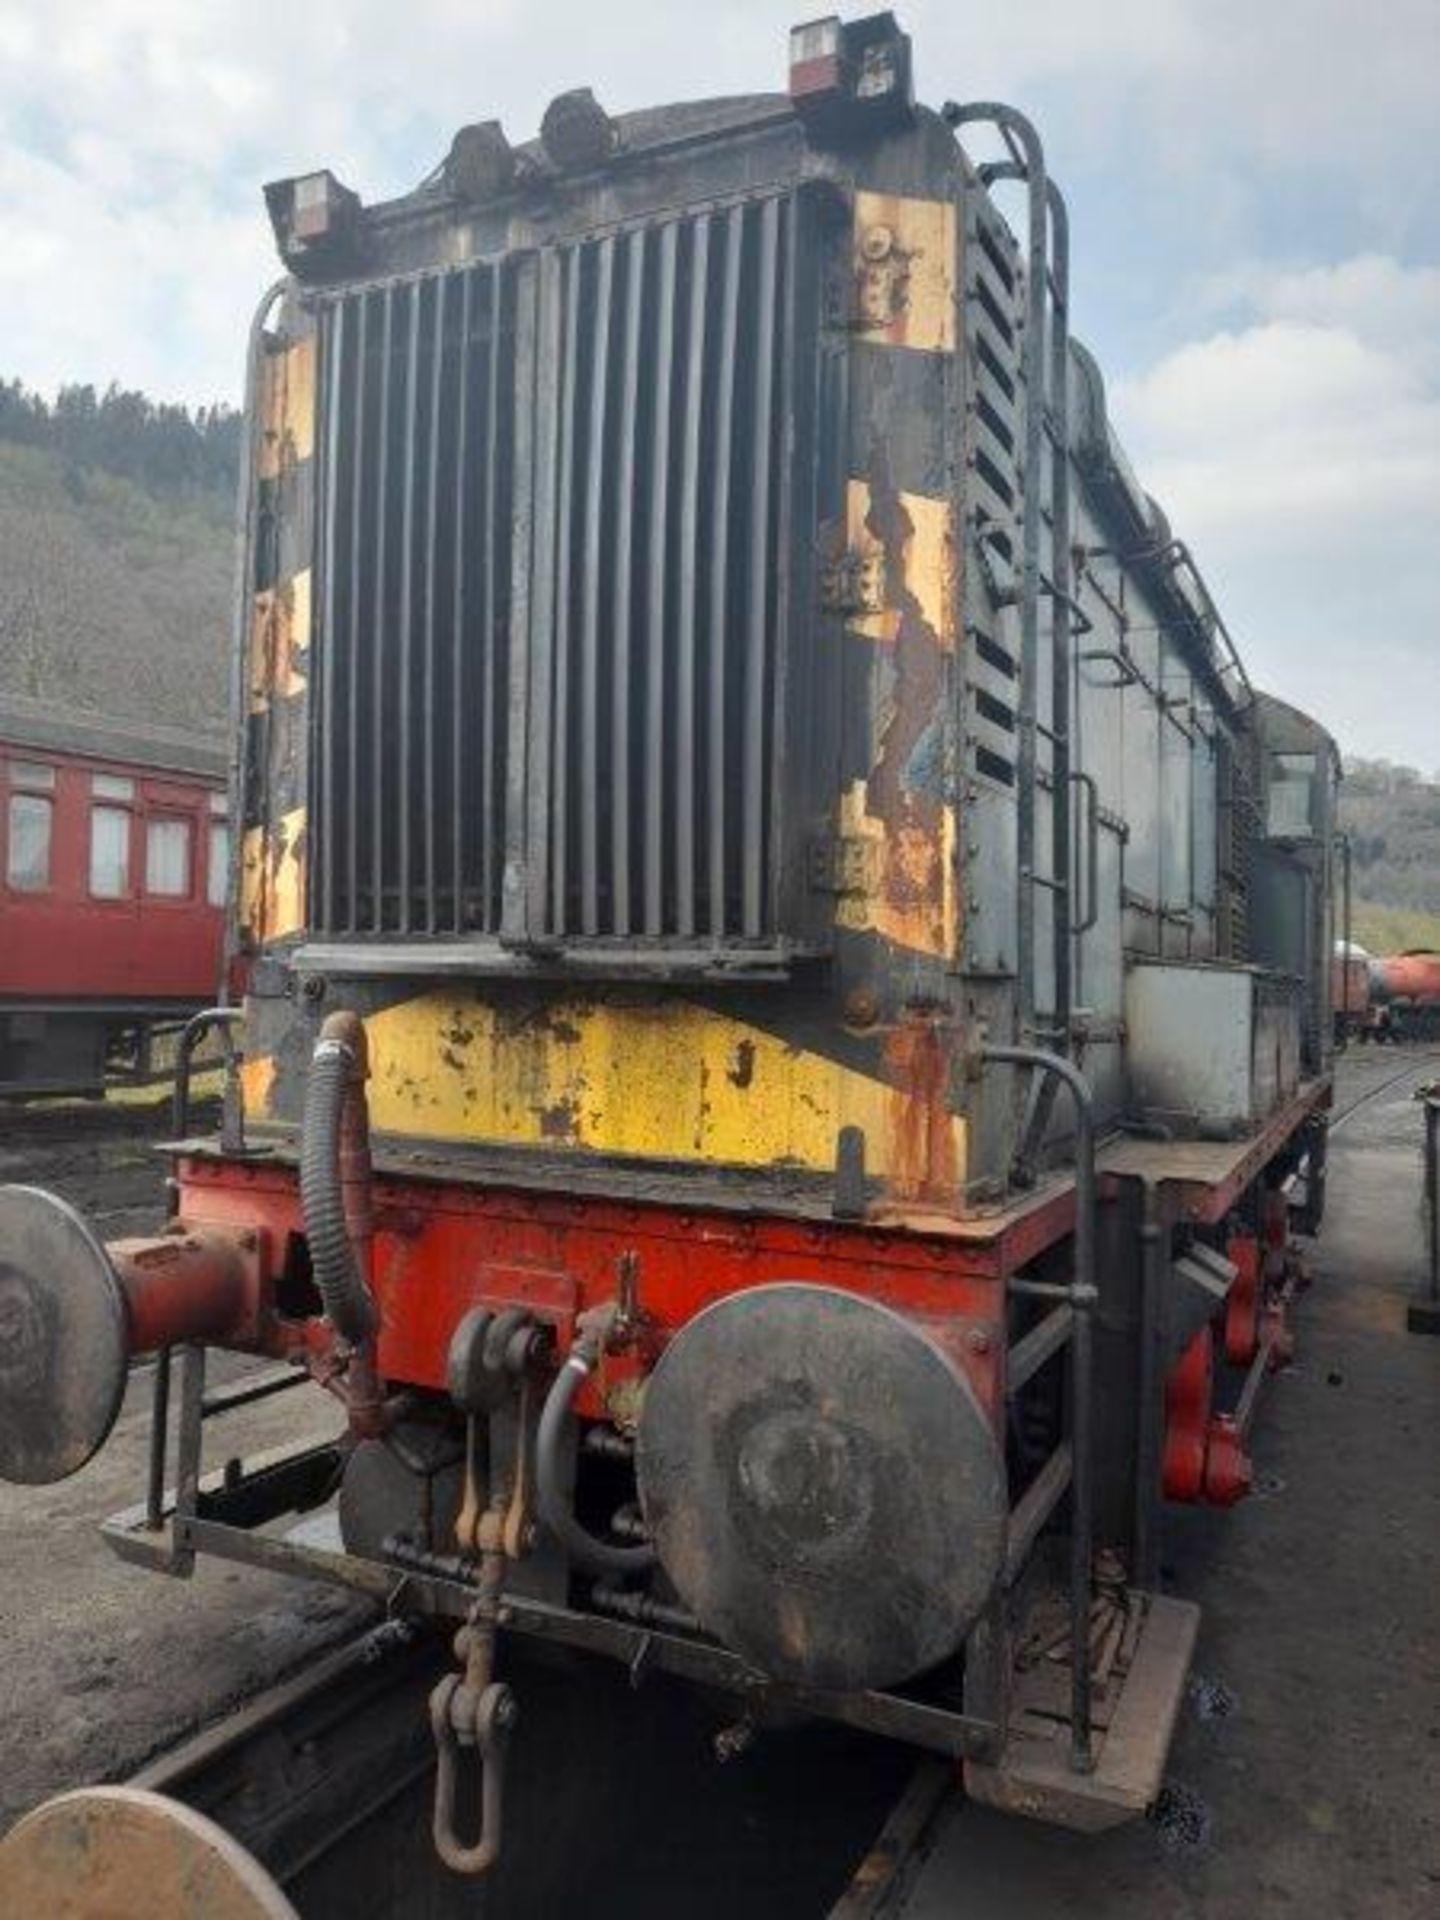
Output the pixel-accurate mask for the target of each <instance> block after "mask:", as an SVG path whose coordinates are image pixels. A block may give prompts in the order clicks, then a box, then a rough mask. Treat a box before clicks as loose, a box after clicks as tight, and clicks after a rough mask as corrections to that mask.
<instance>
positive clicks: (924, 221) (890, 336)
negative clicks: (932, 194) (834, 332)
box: [855, 193, 959, 353]
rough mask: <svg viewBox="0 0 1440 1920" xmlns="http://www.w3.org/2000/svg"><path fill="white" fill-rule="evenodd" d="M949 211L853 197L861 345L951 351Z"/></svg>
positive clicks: (879, 196)
mask: <svg viewBox="0 0 1440 1920" xmlns="http://www.w3.org/2000/svg"><path fill="white" fill-rule="evenodd" d="M957 232H958V228H957V224H956V219H955V203H954V202H953V201H952V200H912V199H908V198H906V197H905V196H904V195H902V194H897V193H857V194H856V196H855V284H856V307H857V313H856V319H857V324H858V325H859V328H860V330H861V335H862V337H863V338H864V339H867V340H883V341H884V342H886V344H887V345H889V346H892V347H916V348H920V349H922V350H924V351H928V352H931V353H953V352H954V350H955V289H956V287H957V285H958V283H959V275H958V272H957V266H958V262H957V258H956V235H957Z"/></svg>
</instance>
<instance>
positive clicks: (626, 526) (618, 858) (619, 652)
mask: <svg viewBox="0 0 1440 1920" xmlns="http://www.w3.org/2000/svg"><path fill="white" fill-rule="evenodd" d="M645 268H646V235H645V233H644V231H643V229H642V230H641V231H640V232H639V233H632V234H631V235H630V236H629V237H628V240H627V242H626V275H625V345H624V366H623V371H622V374H621V380H620V446H619V454H618V463H617V474H618V479H619V498H618V501H617V505H616V523H615V603H614V634H615V672H614V677H613V684H612V687H611V721H610V724H611V728H612V738H611V751H610V771H611V780H610V861H611V882H610V884H611V893H612V907H611V913H612V918H613V922H614V930H615V933H616V934H617V935H618V936H619V937H620V938H622V939H626V938H628V937H629V934H630V928H631V916H632V904H633V903H632V896H631V886H632V881H633V876H632V872H631V862H630V823H631V810H630V780H631V772H630V714H631V705H632V698H633V694H632V687H631V671H632V653H631V644H630V620H631V606H632V603H633V594H632V584H633V583H632V573H633V569H634V551H635V548H634V525H635V492H636V486H635V443H636V434H637V429H638V424H639V422H638V412H639V380H640V339H641V333H640V329H641V320H642V317H643V312H644V295H645Z"/></svg>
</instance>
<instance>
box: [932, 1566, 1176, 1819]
mask: <svg viewBox="0 0 1440 1920" xmlns="http://www.w3.org/2000/svg"><path fill="white" fill-rule="evenodd" d="M1199 1627H1200V1609H1199V1607H1198V1606H1196V1605H1195V1604H1194V1603H1193V1602H1192V1601H1189V1600H1174V1599H1171V1598H1170V1597H1169V1596H1168V1595H1165V1594H1150V1595H1148V1596H1146V1601H1145V1617H1144V1623H1143V1625H1142V1626H1141V1629H1140V1635H1139V1639H1138V1640H1137V1642H1136V1645H1135V1652H1134V1656H1133V1658H1132V1660H1131V1662H1130V1665H1129V1670H1128V1671H1127V1673H1126V1675H1125V1678H1124V1681H1123V1684H1122V1685H1121V1686H1120V1687H1119V1689H1118V1691H1117V1693H1116V1696H1115V1700H1114V1706H1113V1710H1112V1711H1110V1712H1109V1713H1108V1714H1105V1715H1104V1719H1105V1722H1106V1724H1105V1725H1103V1726H1102V1725H1101V1724H1100V1717H1101V1716H1100V1715H1098V1714H1097V1716H1096V1721H1095V1724H1094V1745H1095V1770H1094V1772H1093V1773H1088V1774H1086V1773H1076V1772H1074V1771H1072V1769H1071V1766H1070V1729H1069V1725H1068V1723H1067V1722H1066V1721H1065V1720H1064V1719H1063V1717H1061V1716H1060V1715H1058V1714H1057V1713H1056V1710H1055V1706H1056V1701H1055V1694H1056V1689H1055V1686H1054V1684H1053V1681H1054V1673H1055V1670H1054V1669H1053V1668H1052V1669H1049V1670H1048V1671H1047V1670H1046V1667H1045V1663H1044V1662H1041V1663H1039V1664H1037V1666H1035V1667H1032V1668H1031V1669H1030V1670H1029V1671H1028V1672H1025V1673H1020V1674H1018V1675H1017V1676H1016V1681H1015V1693H1014V1697H1013V1701H1012V1705H1011V1718H1010V1735H1009V1739H1008V1740H1007V1741H1006V1745H1005V1751H1004V1753H1003V1754H1002V1756H1001V1758H1000V1760H999V1762H998V1764H996V1765H995V1766H982V1765H980V1764H979V1763H978V1762H974V1761H971V1762H967V1764H966V1767H965V1790H966V1792H967V1793H968V1794H969V1796H970V1798H971V1799H972V1800H977V1801H979V1802H980V1803H981V1804H982V1805H984V1806H989V1807H998V1808H1000V1809H1001V1810H1002V1811H1003V1812H1005V1813H1023V1814H1027V1815H1029V1817H1030V1818H1031V1819H1035V1820H1047V1821H1049V1822H1051V1824H1052V1825H1056V1826H1062V1827H1072V1828H1074V1829H1076V1830H1077V1831H1078V1832H1081V1833H1102V1832H1104V1831H1105V1829H1106V1828H1107V1827H1116V1826H1120V1825H1121V1824H1122V1823H1123V1822H1124V1821H1126V1820H1134V1819H1136V1818H1137V1817H1138V1816H1139V1815H1140V1814H1142V1813H1144V1811H1145V1809H1146V1808H1147V1807H1148V1806H1149V1805H1150V1804H1151V1802H1152V1801H1153V1800H1154V1799H1155V1798H1156V1796H1157V1795H1158V1794H1159V1791H1160V1785H1161V1780H1162V1777H1163V1775H1164V1771H1165V1761H1166V1757H1167V1755H1168V1754H1169V1751H1170V1741H1171V1737H1172V1736H1173V1734H1174V1731H1175V1722H1176V1720H1177V1718H1178V1716H1179V1712H1180V1702H1181V1700H1182V1699H1183V1697H1184V1693H1185V1679H1186V1676H1187V1674H1188V1673H1189V1670H1190V1657H1191V1655H1192V1653H1193V1652H1194V1650H1195V1636H1196V1634H1197V1632H1198V1631H1199ZM1061 1671H1063V1672H1064V1673H1065V1675H1066V1677H1067V1680H1068V1672H1069V1670H1068V1668H1064V1669H1061Z"/></svg>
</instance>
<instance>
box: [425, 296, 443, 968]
mask: <svg viewBox="0 0 1440 1920" xmlns="http://www.w3.org/2000/svg"><path fill="white" fill-rule="evenodd" d="M449 291H450V282H449V281H448V280H441V281H438V282H437V283H436V285H435V289H434V292H433V293H432V295H431V300H430V308H431V312H430V408H429V416H430V417H429V424H428V440H429V445H428V448H427V454H428V459H427V463H426V476H425V679H424V688H425V693H424V715H425V785H424V789H423V792H424V794H425V796H426V801H427V804H426V805H425V806H424V807H423V809H422V813H421V823H422V827H423V835H424V849H425V931H426V932H427V933H434V932H436V931H437V929H438V927H439V924H440V902H439V898H438V891H437V886H436V840H437V836H438V831H439V819H438V816H439V812H440V809H439V808H438V807H437V806H436V805H435V801H436V799H437V797H438V796H439V794H440V793H442V792H443V791H446V790H447V789H448V788H449V786H450V781H449V779H448V777H447V778H446V779H445V780H444V782H443V785H442V776H441V771H440V766H439V762H438V760H437V757H436V732H437V724H438V721H439V718H440V714H441V712H442V711H443V705H444V694H443V692H442V689H441V687H440V685H439V682H438V679H437V673H436V657H435V594H436V586H437V580H436V574H437V569H438V564H439V557H440V555H439V541H440V442H441V438H442V435H443V432H444V416H443V415H442V413H441V408H440V388H441V380H442V378H443V375H444V366H445V362H444V353H445V302H446V299H447V297H448V295H449ZM447 776H448V769H447Z"/></svg>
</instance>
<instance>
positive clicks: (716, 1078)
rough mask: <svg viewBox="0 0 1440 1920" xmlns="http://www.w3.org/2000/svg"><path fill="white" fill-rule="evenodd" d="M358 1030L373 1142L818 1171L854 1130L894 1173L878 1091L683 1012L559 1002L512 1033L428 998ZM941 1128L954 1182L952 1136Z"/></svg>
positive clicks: (494, 1015) (733, 1027)
mask: <svg viewBox="0 0 1440 1920" xmlns="http://www.w3.org/2000/svg"><path fill="white" fill-rule="evenodd" d="M366 1027H367V1031H368V1035H369V1041H370V1059H371V1070H372V1077H371V1082H370V1105H371V1116H372V1119H373V1121H374V1124H375V1125H376V1127H377V1128H380V1129H382V1130H386V1131H393V1132H396V1133H402V1134H417V1135H421V1136H424V1137H427V1138H441V1139H458V1140H469V1141H481V1142H493V1143H497V1144H506V1145H514V1146H529V1147H545V1146H553V1147H559V1148H568V1149H572V1150H573V1149H577V1148H578V1149H583V1150H587V1151H591V1152H596V1153H615V1154H627V1155H635V1156H639V1157H643V1158H648V1159H663V1160H672V1161H691V1162H714V1163H717V1164H721V1165H729V1166H748V1167H757V1166H776V1165H789V1166H796V1167H803V1168H807V1169H811V1170H813V1171H827V1172H828V1171H829V1170H831V1169H833V1167H834V1165H835V1140H836V1135H837V1133H838V1132H839V1130H840V1128H841V1127H845V1126H856V1127H861V1128H863V1129H864V1132H865V1136H866V1143H867V1153H868V1164H869V1166H870V1169H871V1171H872V1172H874V1173H876V1174H879V1175H881V1176H885V1175H887V1174H889V1173H890V1171H891V1167H890V1164H889V1163H890V1155H891V1140H892V1135H893V1132H894V1125H893V1122H894V1102H895V1094H894V1090H893V1089H892V1088H891V1087H890V1086H889V1085H888V1084H887V1083H886V1082H885V1081H884V1080H882V1079H880V1078H878V1077H875V1076H872V1075H869V1074H865V1073H860V1072H857V1071H856V1070H855V1069H854V1068H851V1067H847V1066H844V1065H842V1064H841V1063H840V1062H838V1061H835V1060H830V1059H827V1058H826V1057H825V1056H824V1055H822V1054H818V1053H814V1052H811V1051H808V1050H806V1049H804V1048H801V1047H797V1046H793V1045H790V1044H789V1043H787V1042H786V1041H784V1040H781V1039H778V1038H776V1036H775V1035H773V1034H770V1033H766V1032H764V1031H763V1030H762V1029H760V1028H757V1027H753V1026H750V1025H748V1024H747V1023H746V1022H744V1021H740V1020H735V1019H732V1018H729V1017H727V1016H725V1015H723V1014H719V1013H716V1012H714V1011H712V1010H710V1009H708V1008H704V1007H697V1006H694V1005H691V1004H689V1003H687V1002H685V1001H680V1000H673V999H667V998H663V997H660V996H658V995H657V996H655V997H653V998H652V997H646V996H635V997H633V998H627V999H622V1000H601V999H567V1000H561V1001H557V1002H555V1003H553V1004H552V1005H549V1006H547V1007H546V1008H544V1009H543V1010H537V1011H536V1012H534V1013H533V1014H532V1015H531V1016H530V1017H528V1018H524V1019H517V1018H515V1017H514V1016H513V1015H511V1014H510V1013H509V1012H508V1011H507V1010H505V1009H503V1008H502V1007H500V1006H492V1005H490V1004H488V1003H486V1002H483V1001H475V1000H472V999H468V998H459V997H452V996H447V995H444V994H428V995H425V996H423V997H421V998H418V999H414V1000H409V1001H405V1002H403V1003H402V1004H400V1005H398V1006H394V1007H390V1008H387V1009H386V1010H384V1011H383V1012H381V1013H377V1014H374V1015H372V1016H371V1017H370V1018H369V1020H367V1022H366ZM953 1126H954V1133H955V1147H956V1164H957V1165H959V1166H961V1167H962V1168H963V1165H964V1152H963V1146H964V1122H963V1121H962V1120H961V1119H960V1118H959V1117H955V1118H954V1121H953ZM962 1178H963V1176H962Z"/></svg>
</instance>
